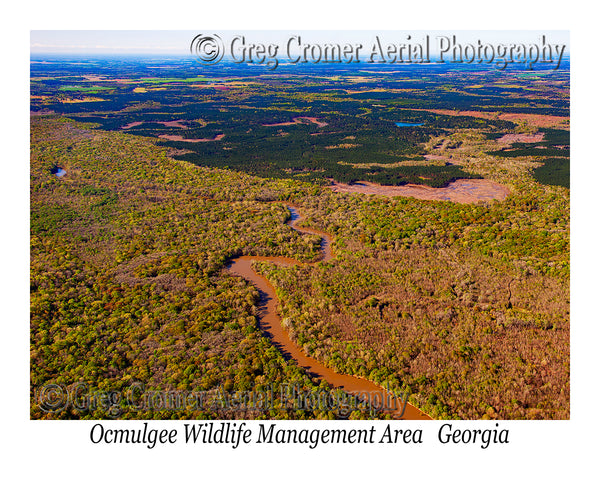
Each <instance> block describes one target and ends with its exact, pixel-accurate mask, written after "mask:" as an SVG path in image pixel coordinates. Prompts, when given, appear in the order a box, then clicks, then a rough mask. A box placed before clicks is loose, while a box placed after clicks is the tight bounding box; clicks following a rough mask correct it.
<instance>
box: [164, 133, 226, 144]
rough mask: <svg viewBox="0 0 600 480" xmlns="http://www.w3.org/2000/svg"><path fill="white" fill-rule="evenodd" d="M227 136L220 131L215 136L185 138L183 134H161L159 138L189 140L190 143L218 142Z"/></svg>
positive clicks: (175, 140)
mask: <svg viewBox="0 0 600 480" xmlns="http://www.w3.org/2000/svg"><path fill="white" fill-rule="evenodd" d="M224 137H225V134H224V133H220V134H219V135H216V136H215V137H214V138H183V137H182V136H181V135H159V136H158V138H164V139H165V140H172V141H174V142H189V143H199V142H217V141H219V140H222V139H223V138H224Z"/></svg>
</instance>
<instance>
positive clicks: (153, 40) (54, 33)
mask: <svg viewBox="0 0 600 480" xmlns="http://www.w3.org/2000/svg"><path fill="white" fill-rule="evenodd" d="M200 33H203V34H206V33H208V34H212V33H216V34H218V35H220V36H221V38H222V39H223V41H224V42H225V43H227V41H228V40H231V39H232V38H233V37H234V36H236V35H244V36H245V37H246V41H247V42H249V43H250V42H252V43H265V44H268V43H279V44H282V45H283V44H285V42H286V41H287V39H288V38H289V37H290V36H292V35H301V36H302V41H303V42H305V43H326V42H335V43H341V44H344V43H363V44H365V45H370V44H371V43H372V42H373V40H374V38H375V35H378V36H379V37H380V39H381V40H382V41H385V42H387V43H406V42H407V35H412V41H413V42H418V41H420V40H421V39H423V38H424V36H425V35H427V34H429V35H430V38H431V39H434V38H435V37H436V36H452V35H456V38H457V42H460V43H463V44H464V43H469V42H476V41H477V40H478V39H481V41H482V42H486V43H492V44H500V43H503V44H507V43H525V44H527V43H539V42H540V38H541V36H542V35H545V36H546V42H547V43H555V44H565V45H567V47H566V51H569V50H570V48H569V32H568V31H556V30H548V31H533V30H531V31H492V30H487V31H473V30H469V31H467V30H453V31H441V30H430V31H423V30H420V31H410V30H381V31H373V30H370V31H343V30H338V31H336V30H329V31H302V30H286V31H269V30H266V31H260V30H257V31H218V30H217V31H210V32H208V31H206V32H205V31H185V30H176V31H169V30H154V31H148V30H32V31H31V44H30V45H31V49H30V51H31V53H32V54H36V53H38V54H39V53H75V54H77V53H79V54H93V53H96V54H134V53H136V54H163V55H178V54H189V48H190V43H191V41H192V39H193V38H194V37H195V36H196V35H198V34H200Z"/></svg>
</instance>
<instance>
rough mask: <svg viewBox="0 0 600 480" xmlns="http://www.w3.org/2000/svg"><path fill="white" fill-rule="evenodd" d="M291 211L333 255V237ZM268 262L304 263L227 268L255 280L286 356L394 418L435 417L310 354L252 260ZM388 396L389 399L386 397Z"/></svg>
mask: <svg viewBox="0 0 600 480" xmlns="http://www.w3.org/2000/svg"><path fill="white" fill-rule="evenodd" d="M286 206H287V208H288V209H289V210H290V213H291V215H292V219H291V221H290V222H288V225H290V227H291V228H293V229H294V230H296V231H298V232H300V233H310V234H314V235H319V236H320V237H321V260H320V261H321V262H326V261H328V260H330V259H331V258H333V254H332V252H331V242H332V238H331V236H330V235H329V234H327V233H325V232H320V231H318V230H313V229H310V228H302V227H298V226H296V224H297V223H298V222H299V221H300V219H301V217H300V214H299V213H298V211H297V210H296V208H294V207H292V206H290V205H286ZM254 261H266V262H273V263H275V264H278V265H302V263H301V262H299V261H298V260H295V259H293V258H288V257H261V256H242V257H237V258H234V259H232V260H231V262H230V263H229V264H228V266H227V269H228V270H229V272H230V273H232V274H233V275H237V276H240V277H243V278H245V279H246V280H248V281H249V282H251V283H252V284H253V285H254V286H255V287H256V288H257V289H258V290H259V292H260V304H259V325H260V328H261V329H262V330H263V332H265V334H266V336H267V337H268V338H269V340H270V341H271V342H272V343H273V344H274V345H275V346H276V347H277V348H278V349H279V350H280V351H281V352H282V353H283V355H284V357H286V358H293V359H294V360H295V361H296V362H297V363H298V365H299V366H301V367H302V368H304V369H305V370H306V371H307V372H308V373H309V374H310V375H311V376H314V377H320V378H323V379H325V381H327V382H328V383H329V384H331V385H333V386H334V387H336V388H342V389H343V390H345V391H346V392H348V393H350V394H354V395H356V396H357V397H358V398H359V399H366V398H367V399H371V400H372V401H373V404H381V401H382V399H383V402H384V403H383V404H384V405H386V406H388V407H389V408H390V413H391V415H392V416H393V417H394V418H402V419H405V420H430V419H431V417H429V416H428V415H426V414H425V413H423V412H421V411H420V410H419V409H418V408H416V407H415V406H413V405H411V404H410V403H408V402H405V399H404V398H398V399H396V400H394V397H393V396H392V395H391V394H390V393H388V392H387V391H386V390H385V389H383V388H382V387H380V386H378V385H376V384H374V383H373V382H371V381H369V380H366V379H364V378H359V377H354V376H351V375H345V374H341V373H337V372H335V371H334V370H332V369H331V368H328V367H326V366H325V365H323V364H321V363H320V362H318V361H317V360H315V359H314V358H311V357H309V356H307V355H306V353H305V352H304V350H303V349H301V348H299V347H298V346H297V345H296V344H295V343H294V342H293V341H292V340H291V339H290V337H289V335H288V334H287V332H286V331H285V329H284V328H283V325H282V324H281V317H280V316H279V315H278V313H277V296H276V294H275V288H274V287H273V285H272V284H271V283H270V282H269V281H268V280H267V279H266V278H265V277H264V276H262V275H259V274H258V273H256V272H255V271H254V270H253V268H252V262H254ZM386 399H387V400H386Z"/></svg>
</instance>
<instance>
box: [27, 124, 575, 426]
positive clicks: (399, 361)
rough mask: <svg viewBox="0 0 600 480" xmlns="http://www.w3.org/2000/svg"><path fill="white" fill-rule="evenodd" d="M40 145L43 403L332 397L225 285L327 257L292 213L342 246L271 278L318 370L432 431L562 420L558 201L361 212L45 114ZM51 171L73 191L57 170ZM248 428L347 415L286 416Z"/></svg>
mask: <svg viewBox="0 0 600 480" xmlns="http://www.w3.org/2000/svg"><path fill="white" fill-rule="evenodd" d="M31 140H32V141H31V145H32V151H31V189H32V190H31V192H32V193H31V232H32V234H31V242H32V246H31V386H32V392H35V391H36V389H38V388H39V387H40V386H42V385H44V384H46V383H47V382H56V383H63V384H66V385H70V384H75V383H77V382H84V383H85V384H86V385H92V386H93V388H94V390H97V391H99V392H102V391H117V392H125V391H126V390H127V388H129V387H130V386H131V385H134V384H135V383H136V382H142V383H143V384H144V385H146V387H147V388H154V389H179V390H189V391H208V392H212V393H211V394H212V395H214V396H217V397H218V395H220V394H221V393H220V392H222V391H231V392H235V391H248V390H252V389H257V388H258V389H260V388H261V386H262V387H265V386H267V385H268V386H270V387H273V386H275V389H277V387H279V386H280V385H287V384H289V383H295V384H299V385H301V386H302V387H303V388H306V389H309V390H310V389H317V388H319V389H323V388H327V387H326V385H323V384H322V382H320V381H319V380H318V379H316V380H315V379H311V378H310V377H309V376H308V375H307V374H306V373H305V372H304V371H302V369H299V368H298V367H297V366H295V364H294V362H293V360H290V359H285V358H283V356H282V355H281V354H280V352H279V351H278V350H277V348H275V347H274V346H273V345H271V344H270V343H269V342H268V340H267V339H266V338H265V337H264V336H263V335H262V333H261V331H260V329H259V328H258V325H257V314H258V311H257V301H258V292H257V290H256V288H255V287H253V286H252V285H251V284H248V283H247V282H245V281H244V280H242V279H239V278H236V277H232V276H229V275H227V274H226V273H225V272H224V270H223V267H224V266H225V264H226V262H227V260H228V259H229V258H231V257H233V256H236V255H240V254H247V255H271V256H288V257H292V258H297V259H299V260H314V259H315V258H317V256H318V241H315V238H314V237H311V236H308V237H307V236H303V235H300V234H298V233H297V232H294V231H293V230H292V229H290V228H289V227H287V226H286V225H285V223H284V222H285V220H286V219H287V218H288V215H289V214H288V212H287V210H286V209H285V208H284V207H283V205H282V204H280V203H278V202H281V201H285V202H291V203H294V204H297V205H299V208H301V209H302V211H303V212H305V214H306V215H307V220H306V222H305V223H306V224H307V225H313V226H318V227H319V228H322V229H323V230H326V231H329V232H330V233H332V234H333V235H334V238H335V243H334V251H335V252H336V259H335V260H334V261H331V262H329V263H327V264H319V265H315V266H306V267H293V268H283V267H276V266H274V265H271V264H260V269H261V271H263V272H264V273H265V274H266V275H267V277H268V278H269V279H270V280H271V281H272V283H273V284H274V285H275V286H276V288H277V294H278V296H279V298H280V301H281V313H282V317H283V319H284V322H285V325H286V326H288V328H289V330H290V332H291V334H292V336H293V338H294V339H296V341H297V342H298V343H299V344H300V345H302V346H303V347H304V348H305V350H306V351H307V352H308V353H309V354H311V355H313V356H315V357H316V358H317V359H320V360H322V361H323V362H325V363H327V364H328V365H330V366H332V367H333V368H335V369H338V370H339V371H342V372H346V373H351V374H355V375H359V376H363V377H365V378H369V379H371V380H373V381H375V382H376V383H379V384H387V385H392V387H397V388H400V389H404V390H408V391H409V392H410V393H411V402H413V403H415V404H417V406H419V407H420V408H422V409H423V410H424V411H426V412H427V413H429V414H430V415H432V416H434V417H438V418H481V417H486V416H487V417H491V418H565V417H568V404H569V387H568V386H569V375H568V372H569V343H568V336H569V328H568V291H569V288H568V274H569V257H568V228H569V222H568V194H567V193H566V191H565V190H564V189H561V188H560V187H544V186H540V185H537V186H535V183H534V182H533V180H529V179H527V177H526V179H525V180H522V181H521V183H520V184H514V189H515V190H514V194H513V195H512V196H511V197H510V199H509V200H507V201H504V202H496V203H494V204H492V205H485V204H481V205H464V204H454V203H451V202H428V201H417V200H411V199H404V198H394V199H388V198H384V197H382V198H375V197H365V196H353V195H343V194H334V193H333V192H330V191H328V190H326V189H324V188H322V187H319V186H317V185H311V184H309V183H301V182H298V181H295V180H267V179H262V178H259V177H253V176H247V175H246V174H243V173H236V172H234V171H227V170H218V169H207V168H200V167H195V166H192V165H191V164H189V163H186V162H180V161H174V160H172V159H170V158H169V157H168V155H167V153H168V150H166V149H165V148H162V147H159V146H157V145H156V142H155V141H153V140H150V139H145V138H142V137H138V136H131V135H126V134H123V133H118V132H114V133H113V132H99V131H94V130H89V129H87V128H85V126H84V125H83V124H76V123H73V122H71V121H67V120H65V119H58V118H55V117H52V116H43V117H39V118H36V117H32V139H31ZM57 166H58V167H60V168H61V169H64V170H65V171H66V172H67V174H66V175H65V176H64V177H61V178H58V177H57V176H56V175H54V174H52V173H51V171H52V169H53V168H54V167H57ZM508 397H510V398H508ZM123 398H124V396H123ZM115 408H116V409H117V411H118V414H119V416H121V417H123V418H189V417H190V416H193V417H195V418H227V416H228V415H233V414H232V413H231V412H228V411H227V409H226V408H224V407H222V408H215V406H214V404H211V408H208V407H207V408H204V409H198V410H185V411H179V410H177V411H168V410H167V411H164V410H160V411H143V412H139V411H135V410H132V409H131V407H130V406H128V404H127V403H126V402H125V400H124V399H122V400H121V402H120V403H119V405H118V407H114V406H113V408H112V410H114V409H115ZM112 410H111V411H112ZM31 412H32V413H31V415H32V417H33V418H89V417H100V418H105V417H108V416H110V415H111V413H110V412H108V411H106V409H102V408H96V409H90V411H89V412H81V411H79V410H72V409H71V410H69V409H66V410H61V411H59V412H56V413H53V412H44V411H43V410H40V408H39V406H38V405H37V404H36V403H35V396H34V395H33V393H32V411H31ZM243 415H244V416H246V418H333V417H335V416H336V414H335V412H325V411H297V410H294V409H293V408H292V407H291V406H289V405H286V404H285V402H282V403H278V402H277V401H276V402H275V404H274V407H273V408H272V409H271V410H269V411H248V412H245V413H244V414H243ZM369 415H370V414H369V412H362V413H361V412H355V413H354V414H353V418H360V417H361V416H363V417H364V416H367V417H368V416H369ZM235 416H237V417H239V416H240V412H239V411H238V412H236V413H235Z"/></svg>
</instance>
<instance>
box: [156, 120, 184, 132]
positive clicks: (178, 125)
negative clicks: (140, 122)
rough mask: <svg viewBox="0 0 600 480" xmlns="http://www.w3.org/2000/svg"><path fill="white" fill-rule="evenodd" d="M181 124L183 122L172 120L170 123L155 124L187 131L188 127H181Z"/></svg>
mask: <svg viewBox="0 0 600 480" xmlns="http://www.w3.org/2000/svg"><path fill="white" fill-rule="evenodd" d="M181 122H183V120H172V121H170V122H156V123H160V124H161V125H164V126H165V127H177V128H182V129H183V130H187V128H188V127H186V126H185V125H183V124H182V123H181Z"/></svg>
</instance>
